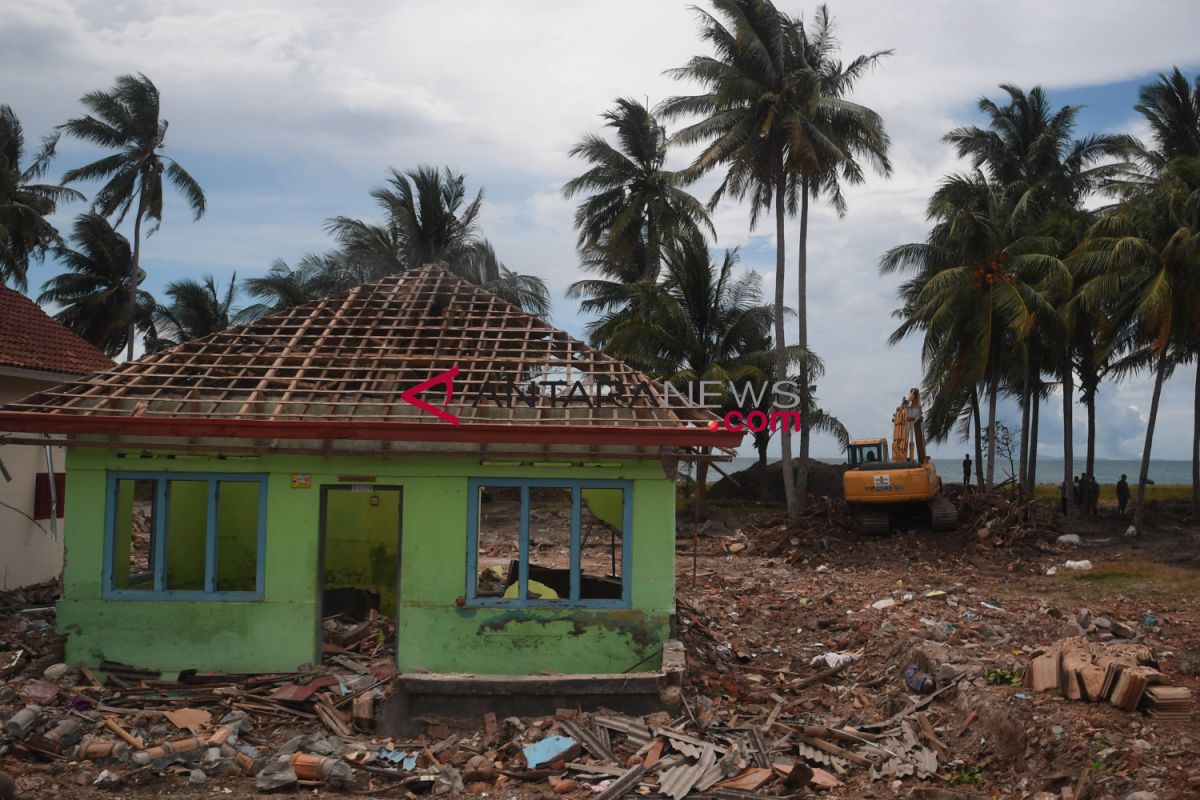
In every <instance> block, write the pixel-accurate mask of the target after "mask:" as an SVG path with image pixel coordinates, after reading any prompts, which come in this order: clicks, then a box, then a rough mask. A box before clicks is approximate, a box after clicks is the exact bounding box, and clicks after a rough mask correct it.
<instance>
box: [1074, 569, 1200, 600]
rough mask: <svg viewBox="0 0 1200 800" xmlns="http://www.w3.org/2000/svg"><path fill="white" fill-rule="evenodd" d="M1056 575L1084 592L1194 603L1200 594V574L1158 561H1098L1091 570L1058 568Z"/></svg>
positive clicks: (1075, 588)
mask: <svg viewBox="0 0 1200 800" xmlns="http://www.w3.org/2000/svg"><path fill="white" fill-rule="evenodd" d="M1056 577H1057V581H1058V582H1059V583H1060V584H1061V585H1062V586H1063V588H1070V589H1072V590H1077V591H1082V592H1084V593H1085V594H1089V593H1093V592H1094V593H1097V594H1103V595H1109V596H1111V595H1113V594H1122V595H1126V596H1129V597H1157V598H1172V599H1175V600H1179V601H1181V602H1186V603H1194V602H1195V599H1196V597H1197V596H1200V574H1197V573H1196V571H1195V570H1194V569H1188V568H1186V567H1176V566H1174V565H1172V564H1165V563H1162V562H1159V561H1110V562H1107V563H1100V564H1097V565H1096V566H1095V567H1094V568H1093V569H1092V570H1091V571H1090V572H1070V573H1068V572H1063V571H1060V572H1059V573H1058V575H1057V576H1056Z"/></svg>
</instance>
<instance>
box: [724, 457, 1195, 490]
mask: <svg viewBox="0 0 1200 800" xmlns="http://www.w3.org/2000/svg"><path fill="white" fill-rule="evenodd" d="M972 458H974V456H972ZM816 460H817V461H824V462H825V463H827V464H841V463H844V459H841V458H818V459H816ZM755 461H756V459H754V458H745V457H742V456H739V457H738V458H735V459H734V460H733V463H732V464H731V465H730V466H726V465H724V464H721V465H720V466H721V468H722V469H724V470H725V471H726V472H733V471H736V470H742V469H745V468H747V467H749V466H750V465H752V464H754V463H755ZM933 463H934V465H935V466H936V467H937V471H938V474H939V475H941V476H942V480H943V481H945V482H947V483H957V482H959V481H961V480H962V459H947V458H935V459H934V460H933ZM730 467H732V469H731V468H730ZM1074 467H1075V472H1074V474H1075V475H1078V474H1080V473H1081V472H1083V467H1084V460H1083V459H1082V458H1076V459H1075V460H1074ZM1141 467H1142V462H1141V460H1139V459H1131V460H1122V459H1101V458H1098V459H1096V480H1097V481H1099V482H1100V483H1102V484H1115V483H1116V482H1117V480H1118V479H1119V478H1120V477H1121V475H1122V474H1125V475H1127V476H1128V481H1129V482H1130V483H1131V484H1134V483H1137V477H1138V471H1139V470H1140V469H1141ZM971 473H972V475H973V474H974V473H975V466H974V465H972V466H971ZM1062 474H1063V460H1062V459H1061V458H1039V459H1038V462H1037V482H1038V483H1053V484H1058V483H1061V482H1062ZM1008 476H1009V470H1008V462H1007V461H1005V460H1004V459H999V460H997V461H996V481H997V482H1000V481H1002V480H1004V479H1005V478H1007V477H1008ZM714 479H715V480H719V479H720V476H719V475H717V476H715V477H714ZM1150 480H1152V481H1154V482H1155V483H1159V484H1186V485H1190V484H1191V482H1192V462H1191V461H1174V460H1170V459H1163V458H1152V459H1150Z"/></svg>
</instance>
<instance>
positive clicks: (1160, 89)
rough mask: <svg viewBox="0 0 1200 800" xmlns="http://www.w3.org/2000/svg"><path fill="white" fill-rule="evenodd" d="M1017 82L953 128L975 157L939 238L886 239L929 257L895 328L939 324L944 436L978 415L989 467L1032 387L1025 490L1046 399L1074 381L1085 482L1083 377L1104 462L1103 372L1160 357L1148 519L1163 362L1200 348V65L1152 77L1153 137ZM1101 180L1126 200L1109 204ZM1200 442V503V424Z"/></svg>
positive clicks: (937, 217)
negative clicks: (1133, 133)
mask: <svg viewBox="0 0 1200 800" xmlns="http://www.w3.org/2000/svg"><path fill="white" fill-rule="evenodd" d="M1002 88H1003V89H1004V91H1005V92H1006V93H1007V95H1008V102H1007V104H1005V105H998V104H996V103H995V102H993V101H991V100H989V99H987V98H984V99H982V100H980V102H979V108H980V110H981V111H982V112H983V113H984V114H985V115H986V116H987V117H988V121H989V122H988V127H987V128H979V127H975V126H971V127H965V128H957V129H955V130H952V131H950V132H949V133H948V134H946V136H945V141H946V142H947V143H949V144H951V145H953V146H954V147H955V149H956V151H957V153H958V154H959V155H960V156H962V157H965V158H967V159H969V160H970V161H971V165H972V169H971V170H970V171H969V172H964V173H956V174H953V175H950V176H948V177H947V178H946V179H945V180H944V181H943V183H942V185H941V186H940V187H939V188H938V189H937V191H935V192H934V194H933V197H932V198H931V199H930V201H929V206H928V211H927V214H928V216H929V218H930V220H931V221H932V222H933V227H932V229H931V231H930V233H929V235H928V236H927V238H926V240H925V241H924V242H917V243H912V244H906V245H900V246H898V247H895V248H893V249H891V250H889V251H888V252H887V253H885V254H884V256H883V259H882V262H881V268H882V269H883V270H884V271H885V272H890V271H896V270H901V271H907V272H910V273H912V275H913V276H912V277H911V278H910V279H909V280H908V281H906V282H905V283H904V284H903V286H902V287H901V292H900V299H901V302H902V304H903V305H902V308H901V309H900V310H899V311H898V312H897V314H898V315H899V316H900V317H901V319H902V323H901V325H900V327H899V328H897V330H896V331H895V333H894V334H893V336H892V341H893V343H894V342H898V341H899V340H901V339H903V338H905V337H907V336H909V335H913V334H919V335H921V336H922V337H923V339H924V349H923V356H924V363H925V379H924V380H925V385H926V389H927V394H928V395H929V396H930V397H931V398H932V402H931V403H930V408H929V410H928V414H927V416H926V419H927V431H928V434H929V437H930V438H931V439H933V440H935V441H938V440H945V439H947V438H949V436H950V435H951V433H953V432H954V431H955V430H956V429H957V430H959V431H960V433H961V434H962V436H963V438H966V436H967V435H968V434H969V433H973V435H974V442H975V453H976V459H975V460H976V465H977V470H979V472H978V473H977V478H978V480H979V482H980V483H981V484H986V485H988V486H991V485H992V483H993V479H994V477H995V460H996V442H997V438H998V437H997V435H996V427H997V420H996V403H997V399H998V397H999V396H1000V395H1001V394H1009V395H1012V396H1014V397H1017V398H1018V400H1019V402H1020V404H1021V407H1022V410H1023V411H1022V420H1021V425H1020V430H1019V437H1018V438H1019V445H1018V451H1019V452H1018V459H1019V466H1018V476H1019V486H1020V488H1021V490H1022V491H1023V492H1025V493H1032V492H1033V487H1034V486H1035V485H1036V474H1037V459H1036V449H1037V448H1036V442H1037V423H1038V419H1037V410H1038V408H1039V407H1040V402H1035V400H1037V399H1040V398H1042V397H1044V396H1046V395H1047V393H1048V391H1049V390H1050V388H1051V387H1052V386H1053V385H1054V384H1055V383H1056V382H1057V384H1058V386H1059V387H1061V395H1062V398H1063V420H1064V431H1065V435H1064V438H1063V448H1064V460H1065V464H1066V466H1065V470H1064V475H1063V476H1056V477H1061V479H1062V480H1064V481H1065V482H1066V483H1067V484H1070V483H1071V478H1072V476H1071V474H1070V473H1071V471H1072V468H1073V449H1072V430H1073V424H1072V409H1073V405H1074V388H1075V382H1076V379H1078V382H1079V390H1080V400H1081V402H1082V403H1083V404H1084V406H1085V408H1086V410H1087V415H1088V439H1087V453H1086V458H1085V468H1084V472H1085V473H1087V474H1092V473H1094V463H1095V430H1096V418H1095V416H1096V410H1095V396H1096V392H1097V390H1098V387H1099V385H1100V383H1101V381H1102V380H1103V379H1104V378H1106V377H1118V376H1121V375H1125V374H1128V373H1130V372H1134V371H1138V370H1144V369H1151V370H1152V371H1153V374H1154V380H1155V383H1154V386H1155V388H1154V393H1153V396H1152V399H1151V404H1150V413H1149V418H1148V423H1147V429H1146V436H1145V447H1144V450H1143V457H1142V467H1141V474H1140V476H1139V481H1138V495H1137V497H1138V501H1137V503H1136V504H1135V515H1134V524H1135V526H1136V527H1137V528H1138V530H1139V531H1140V530H1141V527H1142V521H1143V514H1142V509H1143V507H1144V501H1145V498H1146V477H1147V473H1148V470H1149V464H1150V454H1151V443H1152V441H1153V436H1154V426H1155V422H1156V420H1157V415H1158V404H1159V397H1160V395H1161V391H1162V384H1163V380H1164V379H1165V377H1166V375H1167V374H1168V373H1169V372H1170V371H1171V370H1173V369H1174V368H1175V367H1177V366H1178V365H1180V364H1183V363H1186V362H1188V361H1191V360H1193V359H1194V358H1196V356H1197V354H1200V315H1198V314H1197V313H1196V310H1197V309H1198V308H1200V302H1198V300H1200V79H1197V81H1196V83H1195V86H1194V87H1192V86H1189V84H1188V82H1187V80H1186V79H1185V78H1184V77H1183V74H1182V73H1181V72H1180V71H1179V70H1178V69H1176V70H1174V71H1173V72H1172V73H1171V74H1170V75H1161V76H1159V79H1158V81H1156V82H1154V83H1152V84H1149V85H1147V86H1144V87H1142V89H1141V92H1140V93H1139V102H1138V104H1137V105H1136V106H1135V107H1134V108H1135V110H1136V111H1137V112H1138V113H1140V114H1141V115H1142V117H1143V118H1144V119H1145V120H1146V122H1147V123H1149V125H1150V128H1151V131H1152V136H1153V140H1152V143H1151V144H1149V145H1147V144H1143V143H1141V142H1138V141H1137V140H1135V139H1133V138H1132V137H1129V136H1124V135H1112V134H1101V135H1092V136H1087V137H1083V138H1080V139H1076V138H1074V137H1073V130H1074V125H1075V118H1076V116H1077V114H1078V111H1079V109H1078V108H1077V107H1071V106H1064V107H1062V108H1060V109H1058V110H1057V111H1055V110H1054V109H1053V108H1052V106H1051V105H1050V102H1049V100H1048V98H1047V97H1046V95H1045V93H1044V92H1043V91H1042V90H1041V89H1040V88H1038V87H1035V88H1034V89H1032V90H1031V91H1029V92H1028V93H1026V92H1024V91H1023V90H1021V89H1019V88H1017V87H1015V86H1004V87H1002ZM1097 193H1105V194H1108V195H1110V196H1111V197H1113V198H1115V200H1116V202H1114V203H1113V204H1111V205H1109V206H1105V207H1102V208H1100V209H1095V210H1094V209H1093V208H1092V204H1091V203H1089V201H1090V200H1091V199H1092V198H1093V197H1094V196H1095V195H1096V194H1097ZM1195 402H1196V403H1197V404H1198V407H1200V383H1198V385H1197V393H1196V397H1195ZM985 403H986V407H987V410H986V420H987V421H986V431H985V430H984V424H983V423H982V422H981V417H982V416H983V411H982V408H981V407H982V406H983V405H984V404H985ZM1197 424H1198V425H1200V417H1198V419H1197ZM985 442H986V444H987V454H986V459H985V458H984V454H983V453H982V445H983V443H985ZM1031 442H1033V443H1034V446H1031V445H1030V443H1031ZM1193 453H1194V457H1193V475H1194V476H1197V477H1194V478H1193V505H1194V511H1195V513H1197V514H1200V427H1197V434H1196V437H1195V440H1194V449H1193ZM984 464H986V473H984V471H983V470H984Z"/></svg>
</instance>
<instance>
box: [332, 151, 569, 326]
mask: <svg viewBox="0 0 1200 800" xmlns="http://www.w3.org/2000/svg"><path fill="white" fill-rule="evenodd" d="M371 196H372V197H374V198H375V201H376V203H377V204H378V205H379V206H380V207H381V208H382V209H383V211H384V221H383V222H382V223H379V224H376V223H370V222H366V221H363V220H359V219H354V218H352V217H345V216H341V217H334V218H332V219H330V220H328V221H327V222H326V226H325V228H326V230H327V231H328V232H329V233H330V234H332V236H333V238H334V240H335V241H336V242H337V244H338V252H337V254H336V256H335V258H336V259H337V260H338V261H339V262H340V264H341V268H342V270H343V272H344V274H346V275H347V276H351V278H352V279H353V280H354V281H356V282H366V281H370V280H378V279H379V278H382V277H383V276H385V275H393V274H396V273H399V272H404V271H405V270H408V269H411V268H413V267H419V266H421V265H422V264H428V263H436V262H440V263H443V264H445V265H446V266H447V267H448V268H449V269H450V271H451V272H453V273H455V274H456V275H458V276H459V277H461V278H463V279H464V280H468V281H472V282H476V283H477V282H478V281H479V280H483V279H487V280H488V281H489V285H488V290H489V291H492V292H494V293H496V294H498V295H500V296H501V297H504V298H505V299H509V300H510V301H513V300H516V301H519V302H518V304H519V305H520V307H521V308H523V309H524V310H525V311H529V312H531V313H536V314H545V313H546V312H547V309H548V308H549V299H548V297H549V296H548V294H547V293H546V290H545V285H544V284H543V283H542V281H541V280H540V279H539V278H534V277H530V276H525V275H521V274H519V273H515V272H512V271H511V270H508V269H506V268H503V265H502V264H500V263H499V262H498V261H495V253H494V251H491V250H490V247H491V246H490V245H487V244H486V240H485V239H483V237H482V235H481V233H480V230H479V213H480V210H481V209H482V207H483V190H480V191H478V192H477V193H476V194H475V196H474V197H473V198H471V197H469V196H468V193H467V190H466V178H465V177H464V176H463V175H462V174H460V173H457V172H454V171H453V170H451V169H450V168H449V167H446V168H444V169H441V170H438V169H437V168H435V167H430V166H420V167H417V168H416V169H412V170H407V171H405V172H400V171H399V170H396V169H394V168H393V169H390V170H389V175H388V179H387V185H386V186H383V187H380V188H376V189H374V190H372V191H371ZM489 252H490V253H491V255H490V256H489ZM489 258H490V259H491V261H489ZM488 276H491V277H488Z"/></svg>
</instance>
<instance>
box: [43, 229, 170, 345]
mask: <svg viewBox="0 0 1200 800" xmlns="http://www.w3.org/2000/svg"><path fill="white" fill-rule="evenodd" d="M70 238H71V242H70V246H68V245H66V244H59V245H58V246H56V247H55V249H54V256H55V258H56V259H57V260H58V263H60V264H61V265H62V266H63V267H64V268H65V269H66V271H65V272H62V273H60V274H58V275H56V276H54V277H53V278H51V279H50V280H48V281H46V283H45V285H44V286H43V287H42V293H41V295H40V296H39V297H38V303H41V304H48V305H56V306H59V307H61V309H62V310H61V311H59V312H58V313H57V314H55V315H54V316H55V319H57V320H58V321H59V322H61V323H62V324H63V325H65V326H66V327H68V328H70V329H71V330H73V331H75V333H77V334H79V335H80V336H81V337H83V338H84V339H86V340H87V341H89V342H91V343H92V344H94V345H96V347H98V348H100V349H101V350H103V351H104V352H105V353H107V354H108V355H110V356H114V355H116V354H118V353H120V352H121V350H123V349H125V348H126V346H127V340H128V338H129V332H130V331H131V330H133V329H134V327H135V326H136V327H141V328H144V327H145V326H146V325H147V324H148V323H149V321H150V314H151V310H152V309H153V308H154V298H153V296H151V294H150V293H149V292H147V291H144V290H141V289H136V288H135V286H136V285H137V284H140V283H141V281H140V280H138V281H136V282H132V281H130V275H131V274H133V272H132V271H133V251H132V248H131V247H130V245H129V240H128V239H126V238H125V237H124V236H122V235H121V234H119V233H117V232H116V231H115V230H113V227H112V225H110V224H109V223H108V220H106V219H105V218H104V217H102V216H100V215H99V214H95V213H87V214H81V215H79V216H78V217H76V218H75V223H74V225H73V226H72V230H71V237H70ZM137 275H138V277H139V278H142V277H145V275H144V274H143V273H140V272H139V273H137ZM131 294H133V295H134V300H133V302H130V299H129V297H130V295H131ZM131 310H132V315H131Z"/></svg>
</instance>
